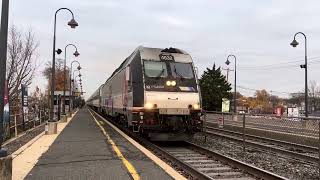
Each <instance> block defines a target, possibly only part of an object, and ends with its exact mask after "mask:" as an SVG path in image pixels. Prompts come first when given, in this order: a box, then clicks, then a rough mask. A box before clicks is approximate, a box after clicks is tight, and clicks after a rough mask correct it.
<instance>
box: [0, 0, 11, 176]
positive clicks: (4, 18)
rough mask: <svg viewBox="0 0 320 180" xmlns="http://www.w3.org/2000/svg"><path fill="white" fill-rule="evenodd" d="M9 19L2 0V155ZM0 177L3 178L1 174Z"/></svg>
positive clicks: (6, 2) (6, 4) (5, 0)
mask: <svg viewBox="0 0 320 180" xmlns="http://www.w3.org/2000/svg"><path fill="white" fill-rule="evenodd" d="M8 19H9V0H2V11H1V29H0V157H5V156H7V151H6V150H4V149H2V141H3V135H4V128H3V120H4V118H3V114H4V111H3V108H4V89H5V81H6V62H7V40H8ZM0 169H2V168H0ZM0 178H1V175H0Z"/></svg>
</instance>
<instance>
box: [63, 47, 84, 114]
mask: <svg viewBox="0 0 320 180" xmlns="http://www.w3.org/2000/svg"><path fill="white" fill-rule="evenodd" d="M68 46H73V47H74V48H75V49H76V51H75V52H74V53H73V55H74V56H75V57H78V56H79V55H80V54H79V52H78V49H77V46H75V45H74V44H68V45H66V47H65V48H64V71H63V104H62V114H63V115H65V114H66V109H65V108H66V81H67V76H66V66H67V65H66V62H67V47H68ZM70 89H71V87H70ZM69 103H70V94H69ZM69 112H70V106H69ZM64 118H66V117H64Z"/></svg>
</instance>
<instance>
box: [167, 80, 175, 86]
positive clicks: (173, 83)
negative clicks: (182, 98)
mask: <svg viewBox="0 0 320 180" xmlns="http://www.w3.org/2000/svg"><path fill="white" fill-rule="evenodd" d="M166 85H167V86H176V85H177V82H176V81H167V82H166Z"/></svg>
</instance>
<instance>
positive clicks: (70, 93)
mask: <svg viewBox="0 0 320 180" xmlns="http://www.w3.org/2000/svg"><path fill="white" fill-rule="evenodd" d="M73 63H78V67H77V69H78V71H80V70H81V66H80V63H79V61H76V60H74V61H72V62H71V65H70V67H71V71H70V92H69V96H70V97H71V96H73V93H72V86H71V82H72V76H71V73H72V72H73V71H72V65H73ZM72 101H73V97H71V98H70V102H69V112H71V107H72V108H73V106H71V104H72Z"/></svg>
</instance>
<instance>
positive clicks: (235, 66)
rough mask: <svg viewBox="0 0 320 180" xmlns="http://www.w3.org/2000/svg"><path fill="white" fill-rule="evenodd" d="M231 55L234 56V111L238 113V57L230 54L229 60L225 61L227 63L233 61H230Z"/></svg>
mask: <svg viewBox="0 0 320 180" xmlns="http://www.w3.org/2000/svg"><path fill="white" fill-rule="evenodd" d="M230 57H233V58H234V95H233V100H234V103H233V110H234V113H235V114H236V113H237V58H236V56H235V55H232V54H230V55H228V57H227V61H226V62H225V63H226V65H229V64H230V63H231V62H230V61H229V58H230Z"/></svg>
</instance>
